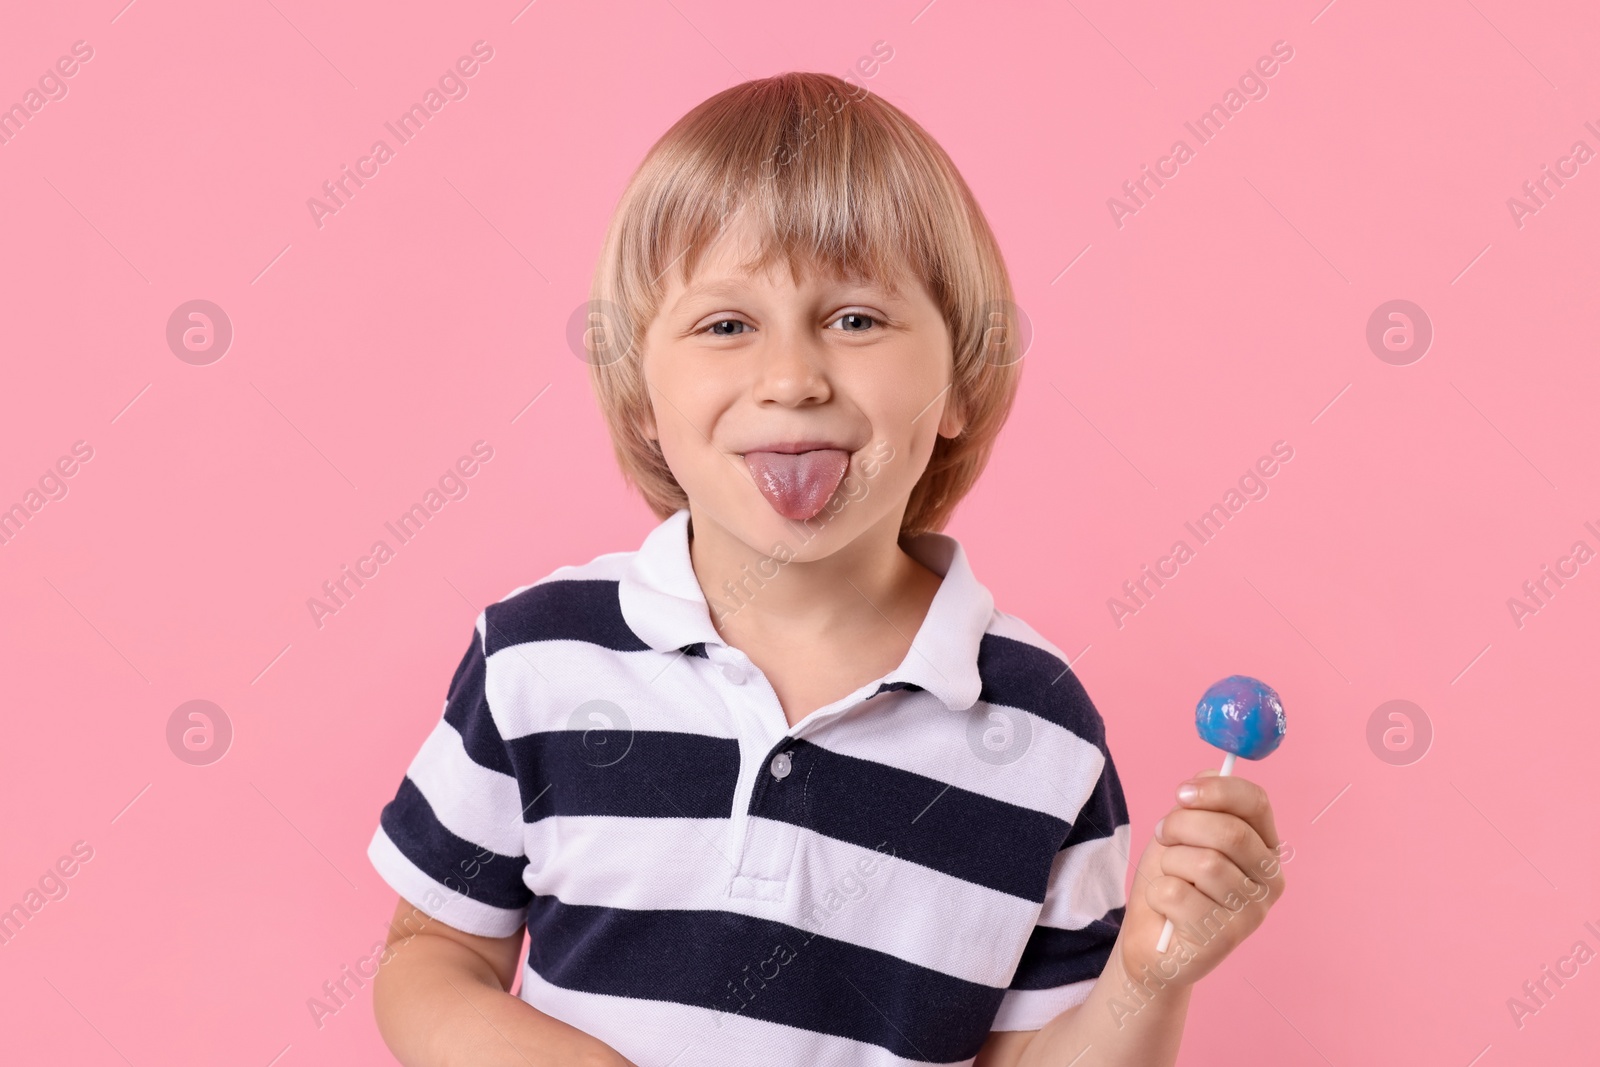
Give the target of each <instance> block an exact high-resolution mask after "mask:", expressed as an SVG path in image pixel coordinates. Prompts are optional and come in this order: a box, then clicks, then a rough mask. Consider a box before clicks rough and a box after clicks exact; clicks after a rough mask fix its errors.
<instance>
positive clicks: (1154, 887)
mask: <svg viewBox="0 0 1600 1067" xmlns="http://www.w3.org/2000/svg"><path fill="white" fill-rule="evenodd" d="M1145 903H1147V904H1149V905H1150V909H1151V910H1152V911H1155V912H1157V913H1159V914H1161V915H1162V916H1164V917H1165V918H1167V919H1170V920H1171V921H1172V925H1173V926H1174V927H1175V928H1176V930H1177V932H1178V936H1179V937H1181V938H1183V939H1185V940H1187V941H1191V942H1193V941H1194V940H1195V939H1196V937H1197V936H1198V937H1199V938H1203V939H1204V941H1205V942H1209V941H1210V940H1211V939H1212V938H1214V937H1216V936H1217V935H1218V934H1220V933H1223V932H1224V931H1226V930H1227V929H1228V928H1229V927H1230V926H1231V925H1232V924H1233V923H1235V922H1240V921H1242V922H1243V923H1244V926H1243V927H1241V928H1240V931H1239V934H1238V935H1237V936H1239V937H1243V936H1244V935H1245V934H1248V933H1249V932H1250V931H1251V930H1253V929H1255V927H1257V926H1259V925H1260V924H1261V916H1260V915H1259V914H1255V915H1252V914H1251V913H1250V912H1249V911H1248V910H1245V909H1240V910H1239V911H1238V912H1233V911H1230V910H1228V909H1227V908H1225V907H1223V906H1222V905H1221V904H1218V903H1217V902H1216V901H1214V900H1212V899H1211V898H1210V897H1209V896H1207V895H1206V894H1204V893H1202V892H1200V890H1198V889H1196V888H1195V887H1194V886H1193V885H1190V884H1189V883H1188V882H1186V881H1184V880H1183V879H1182V878H1177V877H1174V876H1172V875H1162V876H1161V877H1160V878H1157V879H1155V881H1153V882H1152V883H1151V885H1150V888H1149V889H1148V890H1146V891H1145Z"/></svg>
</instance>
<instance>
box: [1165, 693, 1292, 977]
mask: <svg viewBox="0 0 1600 1067" xmlns="http://www.w3.org/2000/svg"><path fill="white" fill-rule="evenodd" d="M1194 726H1195V729H1196V730H1198V731H1199V732H1200V740H1202V741H1204V742H1205V743H1206V744H1208V745H1214V746H1216V747H1217V748H1220V749H1222V751H1224V752H1226V753H1227V754H1228V755H1227V756H1226V757H1225V758H1224V759H1223V761H1222V770H1220V771H1218V772H1217V774H1218V776H1219V777H1220V776H1221V775H1227V774H1232V773H1233V764H1234V761H1235V760H1237V759H1238V758H1239V757H1240V756H1243V757H1244V758H1245V759H1252V760H1254V759H1265V758H1266V757H1267V756H1270V755H1272V753H1274V752H1276V751H1277V749H1278V746H1279V745H1281V744H1282V743H1283V735H1284V732H1285V730H1286V729H1287V728H1288V720H1287V719H1286V718H1284V714H1283V701H1282V700H1280V699H1278V693H1277V691H1276V690H1274V689H1273V688H1272V687H1271V686H1270V685H1268V684H1267V683H1265V682H1261V681H1257V680H1256V679H1254V678H1251V677H1249V676H1248V675H1244V674H1232V675H1229V676H1228V677H1226V678H1224V679H1222V681H1220V682H1217V683H1216V684H1214V685H1213V686H1212V687H1211V688H1210V689H1207V690H1206V691H1205V695H1204V696H1202V697H1201V698H1200V703H1198V704H1196V705H1195V706H1194ZM1171 940H1172V920H1171V919H1168V920H1167V923H1166V925H1165V926H1163V927H1162V928H1161V940H1159V941H1157V942H1156V951H1157V952H1165V951H1167V944H1168V943H1169V942H1170V941H1171Z"/></svg>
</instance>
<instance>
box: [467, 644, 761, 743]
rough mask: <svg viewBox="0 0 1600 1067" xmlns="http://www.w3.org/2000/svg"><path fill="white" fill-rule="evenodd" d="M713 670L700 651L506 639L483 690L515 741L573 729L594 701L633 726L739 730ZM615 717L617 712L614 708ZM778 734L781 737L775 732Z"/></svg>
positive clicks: (714, 732) (730, 733)
mask: <svg viewBox="0 0 1600 1067" xmlns="http://www.w3.org/2000/svg"><path fill="white" fill-rule="evenodd" d="M711 670H715V668H714V667H713V666H712V665H711V664H710V663H709V662H708V661H706V660H704V659H702V658H700V657H699V656H691V655H688V654H687V653H678V652H671V653H661V652H655V651H650V650H646V651H642V652H616V651H613V650H611V649H609V648H604V647H602V646H600V645H592V644H589V643H588V642H586V641H570V640H555V641H534V642H524V643H522V644H516V645H508V646H507V647H505V648H501V649H498V650H496V651H495V653H494V654H493V655H492V656H490V657H489V661H488V671H487V674H486V681H485V691H486V694H487V697H488V700H489V708H490V710H491V711H492V712H493V714H494V721H495V725H496V726H498V727H499V729H500V736H501V737H504V738H506V739H507V740H510V739H512V738H517V737H522V736H524V735H526V734H531V733H538V732H540V731H544V730H565V729H568V728H569V723H570V722H571V718H572V714H573V712H574V711H576V710H577V709H578V708H580V707H582V706H583V705H585V704H587V703H589V702H590V701H595V700H606V701H610V702H611V703H613V704H615V705H616V706H617V707H619V708H621V709H622V713H623V715H625V716H626V717H627V718H626V723H627V726H629V727H631V728H632V729H635V730H674V731H679V732H683V733H700V734H708V735H710V736H713V737H728V738H732V737H735V736H737V734H736V732H735V730H734V728H733V722H732V720H731V718H730V714H729V711H728V708H727V705H726V704H725V703H724V702H723V695H722V691H721V690H719V689H718V688H717V685H718V683H719V682H720V684H721V685H722V686H727V685H728V683H727V682H726V681H722V680H721V675H720V674H719V675H718V676H717V681H712V680H711V679H710V678H708V677H704V676H703V675H702V672H703V671H711ZM608 714H610V715H611V716H612V717H613V718H614V717H615V715H614V713H610V712H608ZM774 740H776V737H774Z"/></svg>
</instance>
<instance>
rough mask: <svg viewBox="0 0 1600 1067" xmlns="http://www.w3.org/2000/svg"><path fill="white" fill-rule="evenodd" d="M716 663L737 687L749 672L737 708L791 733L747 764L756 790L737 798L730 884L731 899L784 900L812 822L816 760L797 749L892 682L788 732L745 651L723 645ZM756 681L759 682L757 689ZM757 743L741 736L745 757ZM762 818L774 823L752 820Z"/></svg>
mask: <svg viewBox="0 0 1600 1067" xmlns="http://www.w3.org/2000/svg"><path fill="white" fill-rule="evenodd" d="M716 662H717V669H718V670H720V671H722V673H723V677H725V678H727V679H728V680H729V681H730V682H732V681H733V680H734V677H735V674H733V673H730V671H729V669H728V668H737V669H739V670H742V671H743V672H744V677H743V678H742V679H741V680H740V681H739V682H736V683H735V684H734V686H732V687H730V688H731V689H737V690H743V693H742V694H741V695H743V696H745V697H746V699H744V700H742V701H738V702H741V703H744V704H746V706H749V707H751V708H752V709H753V710H756V711H757V712H758V713H759V714H758V715H757V716H756V721H757V722H764V721H770V719H771V717H772V716H774V715H775V716H776V718H777V721H779V722H782V723H784V724H785V726H786V727H787V728H786V729H785V730H784V732H783V734H782V735H781V736H779V737H778V738H777V739H776V741H775V742H774V743H773V744H772V745H771V747H769V748H767V749H766V750H765V751H764V752H763V753H762V754H761V756H760V757H759V758H755V759H747V760H744V761H743V762H741V765H740V778H741V785H742V784H744V782H748V783H749V789H748V790H745V789H742V788H741V789H739V790H738V791H737V792H736V794H735V805H736V810H735V811H734V812H733V824H732V831H733V835H734V837H733V840H734V841H735V842H736V845H735V857H734V859H735V865H736V871H735V873H734V876H733V879H732V881H731V883H730V884H729V886H728V895H729V896H733V897H748V898H754V899H758V900H782V899H783V897H784V895H785V894H786V893H787V892H788V885H789V872H790V870H791V869H792V867H793V865H794V854H795V850H796V848H797V846H798V844H799V840H800V830H801V828H802V826H803V825H804V822H805V820H804V815H805V790H806V787H807V784H808V783H807V777H808V775H809V774H810V771H811V763H812V762H813V760H812V758H811V757H812V752H811V750H810V749H809V746H807V745H805V744H799V745H796V744H794V742H795V741H797V740H800V739H802V738H805V737H810V736H816V735H818V734H819V733H821V732H824V731H825V729H826V726H827V724H828V723H830V722H833V721H834V720H835V719H837V718H838V717H839V716H840V715H843V714H844V713H845V712H847V711H850V710H851V709H853V708H855V707H857V706H858V705H860V704H862V703H865V702H866V701H867V700H868V699H870V698H871V697H873V696H874V695H876V694H877V692H878V689H879V686H880V685H881V684H883V683H884V682H886V681H888V680H889V677H888V676H886V677H885V678H880V679H877V680H875V681H873V682H870V683H868V684H867V685H864V686H862V687H861V688H859V689H857V690H856V691H855V692H853V693H850V694H849V695H847V696H844V697H841V698H840V699H838V700H836V701H834V702H833V703H832V704H828V705H825V706H823V707H821V708H818V709H816V710H815V711H812V712H811V713H810V714H808V715H806V717H805V718H803V719H801V720H800V721H799V722H798V723H796V724H795V725H793V726H792V727H791V726H787V724H788V720H787V718H786V717H785V716H784V713H783V706H782V704H781V703H780V702H779V701H778V694H777V691H776V690H774V689H773V688H772V684H771V683H770V682H768V681H767V678H766V675H765V674H763V673H762V672H761V671H760V670H759V669H757V668H756V666H755V665H754V664H752V663H750V662H749V660H748V659H746V658H745V657H744V655H743V653H740V652H738V651H737V650H735V649H732V648H729V647H724V649H723V650H722V655H721V656H719V657H718V658H717V661H716ZM756 682H758V683H759V684H751V683H756ZM731 695H732V694H731V693H730V696H731ZM735 700H738V698H735ZM735 721H739V716H737V715H735ZM765 736H770V734H767V735H765ZM751 740H752V739H751V738H749V737H744V736H741V738H740V750H741V753H750V754H753V749H754V746H753V745H751V744H750V742H751ZM740 796H747V797H748V799H747V800H745V801H744V802H743V803H742V804H741V803H739V800H738V797H740ZM761 813H764V814H765V815H766V816H767V817H765V818H761V819H756V818H753V817H752V816H754V815H756V814H761Z"/></svg>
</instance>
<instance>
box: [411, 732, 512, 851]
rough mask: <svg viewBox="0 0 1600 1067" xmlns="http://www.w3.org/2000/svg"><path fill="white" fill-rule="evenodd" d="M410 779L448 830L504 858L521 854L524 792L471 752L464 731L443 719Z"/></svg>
mask: <svg viewBox="0 0 1600 1067" xmlns="http://www.w3.org/2000/svg"><path fill="white" fill-rule="evenodd" d="M406 777H408V778H410V779H411V781H412V783H413V784H415V785H416V787H417V788H418V789H419V790H420V791H421V792H422V795H423V796H424V797H426V798H427V801H428V804H429V805H430V806H432V808H433V813H434V815H436V816H437V817H438V819H439V822H440V823H441V824H442V825H443V826H444V828H445V829H446V830H449V831H450V832H451V833H453V834H455V835H456V836H457V837H460V838H464V839H465V840H467V841H471V842H472V843H473V844H475V845H481V846H483V847H484V848H489V849H493V850H494V851H496V852H498V853H500V855H502V856H520V855H522V847H523V846H522V841H523V837H522V834H523V825H522V817H521V816H522V796H521V793H520V792H519V791H518V789H517V780H516V779H515V778H513V777H512V776H511V775H509V774H502V773H500V772H499V771H493V770H490V769H489V768H488V767H484V766H482V765H481V764H478V763H475V762H473V759H472V757H471V756H468V755H467V749H466V745H465V743H464V742H463V741H462V738H461V734H459V733H458V732H457V731H456V728H455V727H454V726H451V725H450V724H449V723H448V722H446V721H444V720H443V719H440V720H439V722H438V723H437V724H435V725H434V728H433V732H432V733H430V734H429V735H428V738H427V740H425V741H424V742H423V743H422V748H421V749H420V750H418V752H417V755H416V758H414V759H413V760H412V761H411V767H410V769H409V770H407V771H406Z"/></svg>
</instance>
